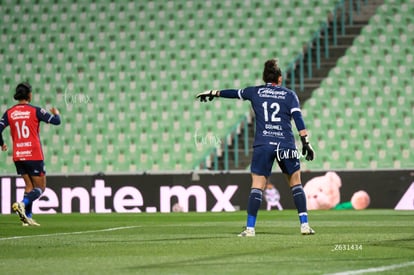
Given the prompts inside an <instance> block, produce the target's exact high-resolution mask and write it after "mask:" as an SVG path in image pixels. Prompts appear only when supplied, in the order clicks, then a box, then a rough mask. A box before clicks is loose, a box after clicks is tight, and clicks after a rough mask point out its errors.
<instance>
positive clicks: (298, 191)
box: [291, 184, 308, 224]
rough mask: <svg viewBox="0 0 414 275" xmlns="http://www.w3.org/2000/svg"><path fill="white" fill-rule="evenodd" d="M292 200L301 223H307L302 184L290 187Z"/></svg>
mask: <svg viewBox="0 0 414 275" xmlns="http://www.w3.org/2000/svg"><path fill="white" fill-rule="evenodd" d="M291 190H292V195H293V201H294V202H295V205H296V209H297V210H298V214H299V221H300V223H301V224H303V223H308V210H307V208H306V195H305V192H304V191H303V188H302V184H298V185H295V186H293V187H292V188H291Z"/></svg>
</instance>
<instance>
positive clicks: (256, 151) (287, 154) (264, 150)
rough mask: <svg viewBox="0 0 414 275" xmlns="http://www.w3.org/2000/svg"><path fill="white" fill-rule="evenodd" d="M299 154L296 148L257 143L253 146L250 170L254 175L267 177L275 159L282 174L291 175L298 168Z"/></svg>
mask: <svg viewBox="0 0 414 275" xmlns="http://www.w3.org/2000/svg"><path fill="white" fill-rule="evenodd" d="M299 156H300V154H299V153H298V152H297V150H296V149H280V148H278V147H277V146H273V145H259V146H256V147H254V148H253V157H252V163H251V165H250V171H251V172H252V173H254V174H256V175H260V176H265V177H269V176H270V174H271V173H272V166H273V163H274V161H275V160H276V162H277V164H278V165H279V167H280V169H281V170H282V172H283V173H284V174H287V175H292V174H293V173H294V172H296V171H298V170H299V169H300V162H299Z"/></svg>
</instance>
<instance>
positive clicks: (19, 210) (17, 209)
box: [12, 202, 29, 223]
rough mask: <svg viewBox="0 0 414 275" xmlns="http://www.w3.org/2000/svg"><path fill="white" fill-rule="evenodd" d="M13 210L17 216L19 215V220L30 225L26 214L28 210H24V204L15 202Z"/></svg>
mask: <svg viewBox="0 0 414 275" xmlns="http://www.w3.org/2000/svg"><path fill="white" fill-rule="evenodd" d="M12 209H13V211H14V212H16V214H17V215H19V218H20V220H21V221H22V222H23V223H29V222H28V219H27V216H26V213H25V212H26V210H25V209H24V203H22V202H15V203H13V205H12Z"/></svg>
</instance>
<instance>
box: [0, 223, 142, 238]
mask: <svg viewBox="0 0 414 275" xmlns="http://www.w3.org/2000/svg"><path fill="white" fill-rule="evenodd" d="M137 227H141V226H140V225H135V226H122V227H112V228H105V229H99V230H88V231H75V232H63V233H53V234H41V235H28V236H13V237H7V238H0V241H7V240H18V239H27V238H37V237H52V236H64V235H80V234H88V233H99V232H109V231H117V230H124V229H130V228H137Z"/></svg>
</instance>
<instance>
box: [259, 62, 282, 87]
mask: <svg viewBox="0 0 414 275" xmlns="http://www.w3.org/2000/svg"><path fill="white" fill-rule="evenodd" d="M280 76H282V71H281V70H280V68H279V67H278V66H277V60H276V59H269V60H267V61H266V62H265V64H264V69H263V81H264V82H266V83H278V81H279V77H280Z"/></svg>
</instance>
